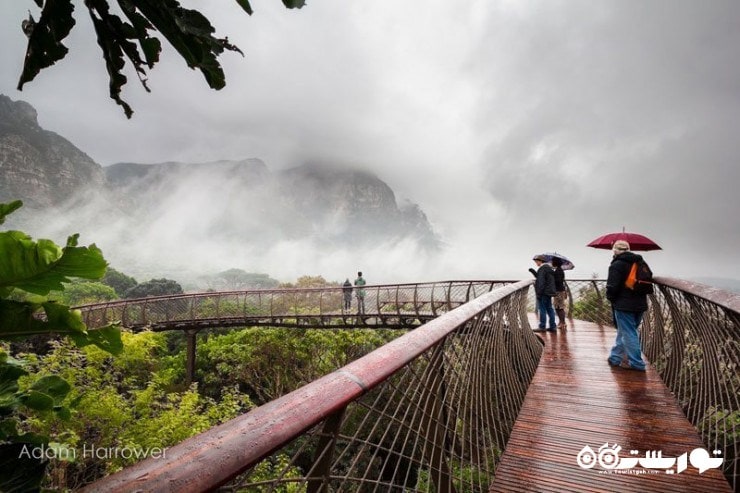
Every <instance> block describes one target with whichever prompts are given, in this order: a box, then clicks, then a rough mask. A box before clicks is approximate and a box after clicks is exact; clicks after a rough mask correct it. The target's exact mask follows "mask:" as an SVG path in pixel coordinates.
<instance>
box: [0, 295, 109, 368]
mask: <svg viewBox="0 0 740 493" xmlns="http://www.w3.org/2000/svg"><path fill="white" fill-rule="evenodd" d="M42 310H43V315H44V316H40V312H41V311H42ZM118 325H119V324H111V325H109V326H107V327H104V328H101V329H95V330H93V331H89V332H88V331H87V329H86V327H85V323H84V322H83V320H82V313H81V312H80V311H79V310H73V309H71V308H69V307H68V306H66V305H62V304H60V303H56V302H53V301H45V302H43V303H32V302H29V301H14V300H4V299H0V340H1V339H15V338H19V337H28V336H32V335H37V334H51V333H56V334H62V335H66V336H69V337H70V338H71V339H72V340H73V341H74V342H75V344H77V345H78V346H80V347H81V346H87V345H89V344H94V345H96V346H98V347H99V348H100V349H102V350H104V351H108V352H109V353H111V354H120V353H121V351H122V349H123V342H122V340H121V333H120V329H119V326H118Z"/></svg>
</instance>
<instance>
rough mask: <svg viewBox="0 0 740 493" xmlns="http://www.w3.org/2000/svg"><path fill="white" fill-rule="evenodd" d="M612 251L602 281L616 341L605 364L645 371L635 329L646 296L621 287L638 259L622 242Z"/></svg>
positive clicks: (644, 309) (638, 335)
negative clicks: (607, 273)
mask: <svg viewBox="0 0 740 493" xmlns="http://www.w3.org/2000/svg"><path fill="white" fill-rule="evenodd" d="M612 251H613V252H614V257H613V258H612V262H611V264H610V265H609V277H608V278H607V280H606V299H608V300H609V302H610V303H611V304H612V311H613V313H614V323H615V324H616V326H617V338H616V341H615V342H614V347H613V348H612V350H611V353H610V354H609V359H608V360H607V361H608V363H609V364H610V365H611V366H619V367H622V368H626V369H628V370H638V371H645V361H643V359H642V354H641V352H640V334H639V333H638V332H637V328H638V327H639V326H640V322H642V316H643V314H644V313H645V311H646V310H647V308H648V304H647V295H645V294H639V293H636V292H634V290H632V289H628V288H627V286H625V281H626V280H627V276H628V275H629V273H630V269H631V268H632V264H633V263H635V262H641V261H642V257H641V256H640V255H636V254H634V253H632V252H631V251H630V244H629V243H627V242H626V241H624V240H618V241H615V242H614V246H612ZM625 360H626V361H625Z"/></svg>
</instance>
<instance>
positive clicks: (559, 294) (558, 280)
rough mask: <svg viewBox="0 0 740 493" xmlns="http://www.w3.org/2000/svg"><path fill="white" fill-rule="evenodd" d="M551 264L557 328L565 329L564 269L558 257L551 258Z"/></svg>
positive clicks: (565, 295) (566, 296) (565, 296)
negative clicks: (553, 278)
mask: <svg viewBox="0 0 740 493" xmlns="http://www.w3.org/2000/svg"><path fill="white" fill-rule="evenodd" d="M552 266H553V267H555V299H554V300H553V307H554V308H555V313H557V314H558V329H560V330H565V329H566V327H567V326H566V325H565V303H566V302H567V300H568V295H567V293H566V290H565V271H563V261H562V260H561V259H559V258H558V257H553V258H552Z"/></svg>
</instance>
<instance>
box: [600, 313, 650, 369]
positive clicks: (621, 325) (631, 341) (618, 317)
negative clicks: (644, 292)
mask: <svg viewBox="0 0 740 493" xmlns="http://www.w3.org/2000/svg"><path fill="white" fill-rule="evenodd" d="M642 315H643V312H623V311H621V310H614V321H615V323H616V324H617V339H616V341H615V342H614V347H613V348H612V352H611V354H609V362H610V363H611V364H613V365H619V364H620V363H621V362H622V359H623V358H624V357H625V356H626V357H627V362H628V363H629V364H630V366H631V367H632V368H637V369H640V370H644V369H645V361H643V359H642V354H641V353H640V334H639V333H638V332H637V327H639V326H640V322H642Z"/></svg>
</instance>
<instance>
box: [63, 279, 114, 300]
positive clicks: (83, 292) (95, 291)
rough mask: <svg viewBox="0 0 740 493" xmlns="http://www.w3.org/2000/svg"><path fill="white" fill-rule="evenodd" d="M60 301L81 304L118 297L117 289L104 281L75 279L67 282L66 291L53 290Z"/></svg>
mask: <svg viewBox="0 0 740 493" xmlns="http://www.w3.org/2000/svg"><path fill="white" fill-rule="evenodd" d="M52 296H54V297H58V301H59V302H60V303H64V304H65V305H68V306H80V305H87V304H91V303H100V302H103V301H110V300H115V299H118V294H116V291H115V290H114V289H113V288H112V287H110V286H108V285H106V284H103V283H102V282H92V281H80V280H74V281H72V282H71V283H69V284H67V285H66V286H65V288H64V291H60V292H53V293H52Z"/></svg>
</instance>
